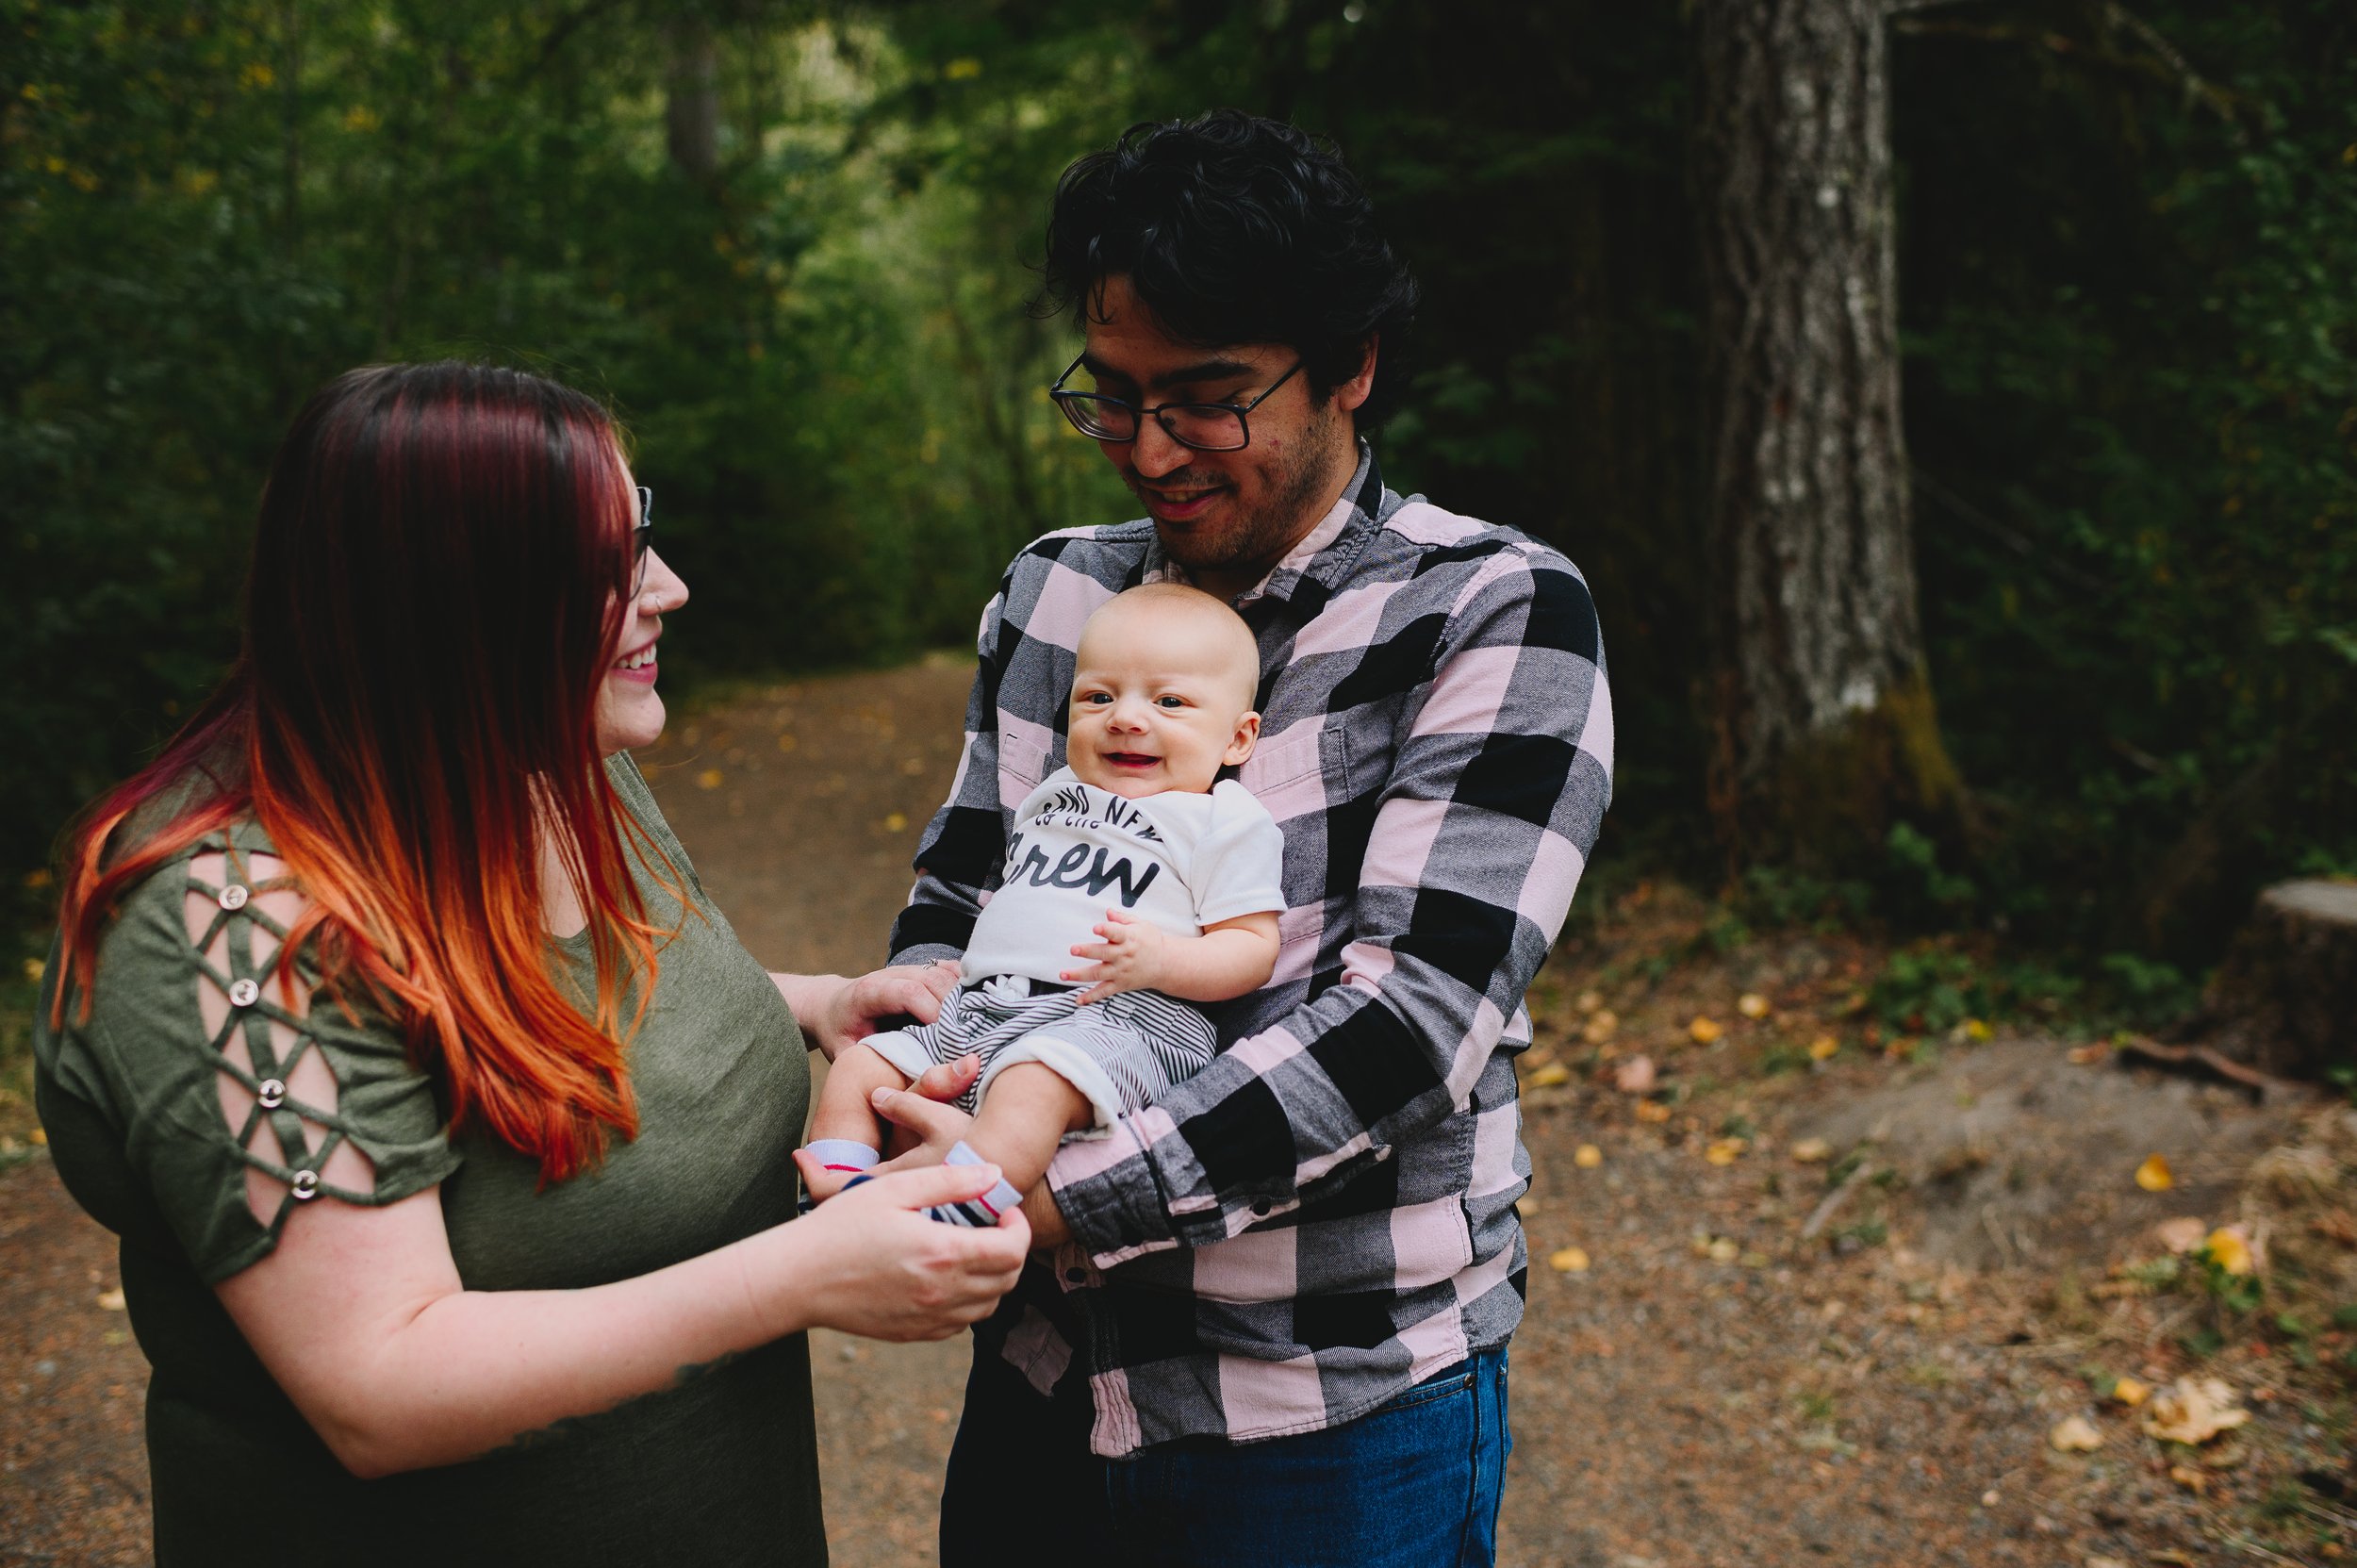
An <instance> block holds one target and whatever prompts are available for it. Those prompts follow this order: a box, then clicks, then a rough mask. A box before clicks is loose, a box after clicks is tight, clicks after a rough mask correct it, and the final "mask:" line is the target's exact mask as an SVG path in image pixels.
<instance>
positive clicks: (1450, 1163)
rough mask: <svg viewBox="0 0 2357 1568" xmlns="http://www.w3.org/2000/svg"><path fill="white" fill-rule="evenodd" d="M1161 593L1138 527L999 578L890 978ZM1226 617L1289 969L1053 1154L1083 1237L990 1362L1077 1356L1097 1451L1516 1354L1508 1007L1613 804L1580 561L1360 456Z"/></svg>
mask: <svg viewBox="0 0 2357 1568" xmlns="http://www.w3.org/2000/svg"><path fill="white" fill-rule="evenodd" d="M1182 575H1183V574H1182V573H1181V572H1180V571H1179V570H1178V569H1177V568H1176V567H1175V566H1174V565H1173V564H1172V563H1170V562H1169V561H1168V559H1167V558H1166V557H1165V556H1164V555H1163V554H1162V549H1161V546H1160V544H1159V542H1158V541H1157V539H1156V537H1155V533H1154V528H1153V525H1152V524H1151V522H1147V521H1138V522H1129V523H1124V524H1121V525H1119V526H1115V527H1109V528H1080V529H1070V530H1066V531H1064V532H1062V533H1057V534H1050V535H1048V536H1046V537H1045V538H1042V539H1040V540H1038V541H1036V542H1035V543H1033V544H1031V545H1030V546H1029V547H1028V548H1027V549H1025V550H1024V552H1023V553H1021V554H1020V555H1018V556H1016V557H1015V560H1014V565H1013V566H1012V567H1010V568H1009V569H1008V571H1007V575H1006V578H1005V580H1004V582H1003V583H1002V584H1001V586H1000V590H999V593H998V595H997V598H995V599H993V600H992V601H991V602H990V604H989V606H988V607H987V608H986V609H985V610H984V611H983V613H982V623H981V638H980V644H979V650H978V651H979V652H980V654H981V666H980V670H979V673H978V674H977V676H976V679H975V684H974V694H973V698H972V701H971V702H970V705H969V707H968V709H967V717H966V729H967V732H968V733H967V734H966V738H965V754H964V760H963V761H962V763H961V764H960V767H959V770H958V775H957V780H956V783H955V784H953V785H952V786H951V789H950V798H949V801H948V803H947V804H946V805H944V806H943V807H942V809H941V810H940V812H939V813H937V814H936V815H935V816H934V817H933V819H932V821H931V823H930V824H929V825H928V826H927V828H926V830H925V834H924V838H923V840H922V843H921V845H920V847H919V849H918V850H917V857H916V863H917V866H918V867H919V875H918V879H917V883H916V887H915V892H914V893H913V895H912V897H911V901H910V904H909V906H908V908H907V909H905V910H904V911H903V912H902V914H901V916H900V918H899V920H898V924H897V925H896V926H895V928H894V931H893V947H894V949H895V959H896V962H903V963H906V962H919V961H923V960H926V959H931V958H942V957H955V956H956V955H957V954H958V953H959V952H961V951H962V950H963V949H964V946H965V943H966V939H967V936H968V935H969V933H971V931H972V928H973V922H974V916H975V915H976V913H977V912H978V911H979V910H980V908H981V903H982V901H983V900H985V899H987V898H988V896H989V895H988V893H987V891H985V890H986V889H988V888H990V887H992V886H994V885H995V884H996V883H997V880H998V877H999V874H1000V870H1001V865H1002V860H1003V851H1004V849H1005V845H1006V840H1007V833H1008V830H1009V828H1010V826H1011V821H1012V814H1013V812H1014V807H1015V805H1016V804H1017V803H1018V802H1019V801H1021V800H1022V799H1023V797H1024V795H1025V794H1027V793H1028V792H1029V791H1030V788H1031V787H1032V785H1034V784H1037V783H1038V782H1039V781H1040V779H1041V778H1043V777H1045V776H1046V775H1047V772H1048V771H1050V770H1051V769H1053V768H1055V767H1060V766H1062V764H1063V760H1064V755H1063V743H1064V711H1065V703H1066V700H1067V695H1068V692H1069V689H1070V686H1071V683H1072V671H1073V658H1074V650H1075V648H1076V647H1077V645H1078V643H1079V641H1080V625H1081V622H1083V621H1084V620H1086V619H1088V617H1089V614H1090V612H1091V611H1093V610H1095V609H1096V606H1097V605H1099V604H1101V603H1103V602H1105V600H1106V599H1108V598H1109V597H1111V596H1112V595H1113V594H1114V593H1115V592H1118V591H1119V590H1121V589H1123V588H1126V587H1131V586H1136V585H1137V584H1139V583H1141V582H1148V581H1153V580H1155V579H1157V578H1171V577H1180V576H1182ZM1237 607H1238V609H1239V610H1241V611H1242V612H1243V613H1244V617H1245V619H1246V620H1247V621H1248V622H1250V623H1251V624H1252V626H1253V628H1254V630H1255V632H1256V633H1257V635H1258V636H1259V639H1260V645H1261V669H1262V671H1263V674H1262V678H1261V714H1262V729H1261V743H1260V746H1259V748H1258V749H1257V750H1256V751H1254V752H1253V755H1252V757H1251V758H1250V760H1249V761H1247V762H1245V763H1244V766H1243V767H1242V768H1241V769H1240V770H1239V776H1240V777H1241V779H1242V781H1243V783H1244V786H1245V787H1246V788H1248V789H1250V790H1251V791H1252V793H1253V794H1254V795H1255V796H1257V797H1258V798H1259V799H1260V801H1261V804H1262V805H1264V806H1266V807H1267V808H1268V809H1269V811H1270V813H1271V814H1272V815H1273V816H1274V817H1276V818H1277V822H1278V823H1279V825H1280V826H1281V827H1282V829H1283V831H1284V836H1285V867H1284V892H1285V899H1286V903H1287V906H1288V907H1287V908H1286V909H1285V911H1284V912H1283V914H1282V915H1281V916H1280V917H1279V921H1278V927H1279V933H1280V937H1281V945H1280V948H1279V951H1278V957H1277V973H1276V975H1275V977H1274V978H1273V979H1272V980H1271V982H1270V983H1269V985H1268V987H1267V988H1266V989H1264V990H1261V991H1258V992H1255V993H1253V994H1252V995H1250V996H1247V997H1244V998H1242V999H1239V1000H1236V1001H1232V1002H1227V1003H1220V1004H1214V1005H1212V1006H1210V1007H1208V1008H1206V1011H1207V1012H1208V1013H1209V1014H1210V1015H1211V1019H1212V1022H1213V1023H1214V1024H1215V1025H1217V1026H1218V1029H1219V1035H1220V1040H1221V1042H1222V1046H1223V1049H1222V1053H1221V1054H1220V1055H1219V1056H1218V1057H1216V1058H1215V1059H1213V1061H1212V1062H1211V1065H1209V1066H1208V1067H1206V1068H1204V1069H1203V1071H1202V1072H1200V1073H1198V1074H1197V1075H1196V1076H1195V1077H1194V1078H1192V1079H1190V1080H1188V1081H1185V1082H1183V1083H1181V1084H1179V1085H1178V1086H1177V1087H1176V1088H1175V1089H1174V1090H1172V1091H1171V1093H1170V1094H1169V1095H1167V1096H1166V1097H1165V1098H1163V1099H1162V1102H1161V1103H1160V1104H1158V1105H1154V1106H1151V1107H1149V1108H1147V1109H1146V1110H1144V1111H1141V1112H1139V1113H1137V1114H1133V1115H1130V1116H1128V1117H1125V1118H1123V1119H1122V1121H1121V1122H1120V1123H1119V1124H1117V1126H1116V1127H1115V1129H1114V1131H1113V1134H1112V1136H1110V1137H1107V1138H1103V1139H1099V1140H1095V1141H1089V1142H1076V1143H1071V1144H1067V1145H1066V1146H1065V1147H1063V1150H1062V1151H1061V1152H1060V1153H1059V1154H1058V1155H1057V1157H1056V1160H1055V1162H1054V1164H1052V1165H1051V1166H1050V1168H1049V1171H1048V1181H1049V1184H1050V1187H1051V1189H1052V1190H1053V1192H1054V1193H1055V1196H1056V1200H1057V1203H1058V1205H1059V1206H1060V1207H1061V1208H1062V1210H1063V1213H1064V1216H1065V1218H1066V1219H1067V1220H1068V1221H1069V1222H1070V1225H1071V1227H1072V1231H1073V1236H1074V1238H1075V1239H1074V1241H1073V1242H1072V1243H1071V1244H1067V1245H1066V1246H1064V1247H1063V1249H1062V1251H1061V1252H1060V1254H1059V1255H1058V1256H1057V1257H1056V1259H1055V1260H1054V1266H1053V1267H1052V1268H1043V1267H1041V1266H1039V1265H1038V1263H1036V1262H1035V1263H1034V1264H1033V1266H1032V1267H1030V1269H1028V1270H1026V1273H1025V1279H1024V1282H1023V1284H1022V1285H1021V1286H1019V1287H1018V1291H1017V1294H1018V1296H1019V1297H1020V1298H1021V1301H1022V1305H1021V1307H1020V1309H1019V1316H1018V1317H1017V1318H1016V1320H1015V1322H1014V1328H1013V1329H1011V1330H1009V1331H1008V1332H1007V1334H1006V1337H1005V1341H1004V1344H1003V1345H1000V1346H998V1348H999V1350H1000V1353H1002V1354H1004V1355H1005V1356H1006V1358H1007V1359H1008V1360H1009V1361H1010V1362H1013V1363H1014V1364H1015V1365H1017V1366H1018V1367H1021V1368H1022V1369H1023V1370H1024V1371H1025V1372H1026V1373H1027V1374H1028V1375H1029V1377H1030V1380H1031V1382H1032V1383H1033V1385H1034V1386H1036V1387H1038V1388H1039V1389H1040V1390H1041V1391H1042V1392H1043V1393H1044V1392H1046V1391H1047V1390H1048V1389H1049V1388H1051V1387H1053V1386H1054V1385H1055V1384H1056V1383H1057V1382H1058V1380H1059V1379H1060V1378H1063V1374H1064V1372H1065V1370H1066V1369H1067V1368H1068V1367H1069V1366H1070V1365H1071V1363H1072V1361H1073V1358H1074V1357H1075V1356H1076V1355H1077V1356H1078V1357H1079V1358H1080V1363H1081V1366H1082V1368H1083V1370H1084V1371H1085V1373H1086V1375H1087V1377H1088V1378H1089V1385H1090V1392H1091V1394H1092V1395H1093V1399H1094V1404H1095V1410H1096V1422H1095V1427H1094V1429H1093V1431H1092V1433H1091V1437H1090V1444H1091V1446H1092V1448H1093V1449H1094V1450H1095V1451H1096V1452H1097V1453H1098V1454H1102V1455H1105V1456H1108V1457H1119V1456H1122V1455H1126V1454H1129V1453H1131V1452H1133V1451H1135V1450H1137V1449H1138V1448H1140V1447H1143V1446H1145V1445H1146V1444H1155V1443H1162V1442H1167V1441H1169V1440H1171V1439H1174V1438H1180V1437H1188V1436H1197V1435H1212V1436H1218V1437H1222V1438H1226V1439H1228V1440H1229V1441H1234V1442H1243V1441H1247V1440H1250V1439H1254V1438H1268V1437H1278V1436H1284V1435H1287V1434H1290V1433H1295V1432H1304V1431H1310V1430H1315V1429H1317V1428H1324V1427H1328V1426H1334V1425H1338V1424H1340V1423H1342V1422H1345V1421H1349V1420H1351V1419H1353V1418H1355V1417H1357V1416H1359V1415H1361V1414H1363V1413H1365V1412H1366V1411H1370V1410H1372V1409H1373V1408H1374V1407H1376V1405H1378V1404H1381V1403H1382V1402H1383V1401H1384V1400H1386V1399H1388V1398H1390V1397H1391V1396H1392V1395H1394V1394H1396V1393H1398V1392H1399V1391H1400V1390H1401V1389H1403V1388H1405V1387H1407V1386H1408V1385H1409V1384H1410V1383H1412V1382H1415V1381H1418V1380H1420V1379H1421V1378H1426V1377H1428V1376H1430V1375H1431V1374H1432V1373H1434V1372H1437V1371H1439V1370H1441V1369H1442V1368H1443V1367H1445V1366H1447V1365H1449V1364H1450V1363H1452V1362H1457V1361H1459V1360H1461V1359H1463V1358H1464V1357H1465V1356H1466V1355H1468V1354H1469V1353H1471V1352H1473V1351H1475V1350H1482V1349H1487V1348H1490V1347H1492V1346H1494V1345H1500V1344H1503V1343H1504V1342H1505V1341H1506V1339H1507V1337H1508V1335H1509V1334H1510V1333H1512V1331H1513V1329H1514V1327H1515V1325H1516V1324H1518V1323H1519V1322H1520V1321H1521V1320H1522V1311H1523V1302H1522V1297H1523V1291H1524V1286H1525V1267H1526V1263H1527V1257H1526V1253H1525V1247H1524V1243H1523V1235H1522V1227H1521V1225H1520V1224H1519V1222H1518V1221H1517V1219H1516V1217H1515V1213H1514V1199H1515V1198H1516V1197H1519V1196H1521V1194H1522V1193H1523V1191H1524V1189H1525V1187H1526V1186H1527V1185H1528V1183H1529V1173H1530V1160H1529V1156H1528V1154H1527V1153H1526V1152H1525V1150H1524V1148H1523V1147H1522V1141H1521V1137H1520V1130H1521V1113H1520V1107H1519V1104H1518V1102H1517V1099H1516V1097H1515V1081H1514V1067H1513V1058H1514V1056H1515V1055H1516V1053H1518V1052H1519V1051H1521V1050H1522V1049H1524V1048H1525V1047H1527V1046H1528V1044H1529V1042H1530V1023H1529V1015H1528V1014H1527V1012H1525V1009H1524V1006H1523V993H1524V991H1525V988H1526V987H1527V986H1528V985H1529V983H1530V980H1531V977H1532V975H1534V974H1535V973H1536V972H1537V971H1538V968H1539V965H1540V962H1541V960H1542V959H1544V958H1545V956H1546V953H1547V949H1548V948H1549V946H1550V945H1551V944H1552V943H1553V941H1554V939H1555V936H1556V934H1557V933H1558V931H1560V930H1561V928H1562V924H1563V918H1564V916H1565V914H1566V913H1567V912H1568V910H1569V909H1570V907H1571V901H1572V891H1573V889H1574V886H1576V885H1577V883H1578V881H1579V876H1580V871H1581V869H1582V868H1583V867H1585V865H1586V864H1587V857H1588V853H1589V851H1590V850H1591V847H1592V846H1593V845H1594V843H1595V838H1596V831H1597V827H1598V824H1599V822H1600V820H1601V819H1602V817H1603V816H1604V811H1605V806H1606V804H1607V801H1608V800H1609V798H1610V794H1611V773H1612V710H1611V703H1610V700H1609V698H1608V696H1607V688H1606V684H1605V669H1604V651H1603V647H1602V644H1601V643H1600V641H1599V640H1598V633H1597V625H1596V617H1595V611H1594V608H1593V605H1592V604H1591V602H1590V599H1589V595H1588V588H1587V584H1586V582H1585V581H1584V580H1583V579H1582V578H1581V577H1580V575H1579V572H1578V571H1577V569H1575V568H1574V567H1573V566H1572V564H1571V563H1570V562H1569V561H1567V560H1565V559H1564V558H1563V557H1562V556H1561V555H1559V554H1558V553H1556V552H1554V551H1553V550H1550V549H1548V548H1546V547H1545V546H1543V545H1541V544H1538V543H1536V542H1535V541H1533V540H1531V539H1529V538H1526V537H1525V536H1523V535H1521V534H1518V533H1515V532H1513V531H1512V530H1510V529H1506V528H1497V527H1492V526H1489V525H1487V524H1484V523H1480V522H1476V521H1474V520H1470V519H1467V518H1460V517H1456V516H1453V515H1451V514H1450V513H1447V512H1443V511H1442V510H1441V509H1439V508H1438V507H1435V506H1432V505H1429V504H1427V503H1425V502H1424V501H1423V500H1422V498H1420V497H1414V498H1409V499H1408V500H1406V501H1403V500H1401V499H1400V498H1399V497H1398V496H1397V495H1395V494H1393V493H1392V492H1391V491H1388V490H1386V489H1384V488H1383V485H1382V481H1381V478H1380V477H1379V475H1378V473H1377V471H1376V466H1375V462H1374V458H1373V455H1372V454H1370V453H1368V452H1366V451H1365V449H1364V448H1363V446H1362V448H1361V455H1360V467H1359V471H1358V474H1357V475H1356V476H1355V477H1354V479H1353V481H1352V484H1351V486H1350V487H1349V488H1348V489H1347V490H1346V491H1345V492H1344V494H1343V500H1342V501H1341V502H1339V503H1337V504H1336V505H1335V507H1334V509H1333V510H1332V511H1331V512H1330V513H1329V514H1327V517H1326V518H1325V519H1324V520H1322V521H1321V522H1320V523H1319V524H1318V526H1317V527H1316V528H1314V529H1313V530H1311V532H1310V535H1309V536H1308V537H1306V538H1305V539H1304V540H1303V541H1302V542H1301V544H1300V545H1299V546H1298V547H1296V548H1295V549H1294V552H1293V553H1291V554H1290V555H1289V556H1288V557H1287V558H1286V559H1285V560H1284V561H1283V562H1282V563H1280V564H1279V565H1278V566H1277V568H1276V569H1275V570H1274V571H1272V572H1271V573H1270V575H1269V576H1268V578H1267V579H1266V580H1265V581H1264V582H1262V583H1261V585H1260V586H1258V587H1257V588H1254V589H1253V590H1251V591H1250V592H1249V593H1247V594H1245V595H1244V597H1243V598H1242V599H1240V600H1239V601H1237ZM1001 1321H1005V1318H1003V1317H1002V1319H1001ZM981 1353H984V1354H988V1353H989V1347H987V1346H986V1347H985V1348H984V1349H983V1350H982V1351H981Z"/></svg>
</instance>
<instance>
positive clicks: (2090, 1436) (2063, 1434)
mask: <svg viewBox="0 0 2357 1568" xmlns="http://www.w3.org/2000/svg"><path fill="white" fill-rule="evenodd" d="M2046 1441H2047V1444H2048V1445H2049V1446H2051V1447H2052V1449H2053V1450H2054V1452H2056V1453H2058V1454H2090V1453H2093V1452H2094V1451H2095V1450H2096V1449H2098V1448H2101V1447H2102V1446H2103V1434H2102V1432H2099V1431H2097V1430H2096V1429H2095V1423H2093V1422H2092V1421H2089V1420H2088V1419H2087V1418H2086V1417H2085V1416H2084V1415H2070V1416H2065V1417H2064V1418H2063V1419H2062V1420H2060V1421H2057V1422H2055V1423H2054V1429H2053V1430H2052V1431H2050V1432H2048V1433H2047V1434H2046Z"/></svg>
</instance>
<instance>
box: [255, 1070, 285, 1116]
mask: <svg viewBox="0 0 2357 1568" xmlns="http://www.w3.org/2000/svg"><path fill="white" fill-rule="evenodd" d="M254 1098H255V1099H257V1100H259V1101H261V1104H262V1109H263V1110H265V1111H275V1110H277V1109H278V1108H279V1107H280V1106H282V1105H284V1104H286V1103H287V1086H286V1085H285V1084H284V1083H281V1082H280V1081H278V1080H276V1079H274V1078H266V1079H264V1080H262V1087H261V1088H260V1089H259V1090H258V1091H256V1092H255V1096H254Z"/></svg>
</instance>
